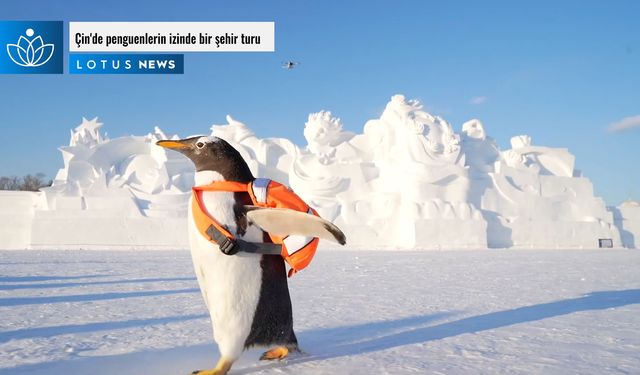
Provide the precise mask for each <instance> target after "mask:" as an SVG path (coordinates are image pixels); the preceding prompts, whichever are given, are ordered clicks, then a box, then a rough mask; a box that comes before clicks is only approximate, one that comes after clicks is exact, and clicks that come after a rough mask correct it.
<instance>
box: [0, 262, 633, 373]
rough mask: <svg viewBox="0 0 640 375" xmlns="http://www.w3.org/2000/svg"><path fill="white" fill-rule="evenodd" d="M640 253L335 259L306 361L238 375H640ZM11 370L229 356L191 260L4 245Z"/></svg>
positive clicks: (296, 294)
mask: <svg viewBox="0 0 640 375" xmlns="http://www.w3.org/2000/svg"><path fill="white" fill-rule="evenodd" d="M639 264H640V252H638V251H632V250H593V251H587V250H572V251H564V250H554V251H543V250H519V251H513V250H511V251H504V250H493V251H487V250H483V251H471V250H469V251H451V252H444V251H443V252H417V251H399V252H376V251H340V250H335V251H332V250H324V251H321V252H319V254H318V256H317V259H316V260H315V261H314V263H313V264H312V265H311V267H310V268H308V269H307V270H304V271H303V272H301V273H299V274H298V275H296V276H294V277H293V278H292V279H291V280H290V288H291V291H292V299H293V304H294V322H295V328H296V332H297V334H298V338H299V340H300V343H301V347H302V348H303V349H304V350H305V352H306V354H304V355H299V356H296V357H293V358H291V359H289V360H285V361H282V362H275V363H272V362H260V361H258V359H257V358H258V356H259V355H260V353H261V351H260V350H258V349H254V350H251V351H249V352H246V353H245V354H244V355H243V357H242V358H241V359H240V360H239V361H238V362H237V363H236V364H235V365H234V367H233V368H232V370H231V374H405V373H432V374H474V373H488V374H499V373H544V374H611V373H640V272H638V268H639V267H638V265H639ZM0 316H1V317H2V319H0V374H47V375H57V374H65V375H67V374H92V375H96V374H171V375H175V374H189V373H190V372H191V371H193V370H195V369H203V368H209V367H212V366H213V365H214V363H215V360H216V359H217V356H218V353H217V349H216V346H215V345H214V343H213V341H212V335H211V328H210V327H211V326H210V323H209V319H208V316H207V313H206V308H205V306H204V303H203V301H202V298H201V296H200V293H199V291H198V289H197V284H196V280H195V278H194V275H193V271H192V265H191V260H190V257H189V253H188V252H186V251H175V252H172V251H157V252H154V251H146V252H135V251H90V252H86V251H84V252H83V251H46V252H38V251H10V252H6V251H5V252H0Z"/></svg>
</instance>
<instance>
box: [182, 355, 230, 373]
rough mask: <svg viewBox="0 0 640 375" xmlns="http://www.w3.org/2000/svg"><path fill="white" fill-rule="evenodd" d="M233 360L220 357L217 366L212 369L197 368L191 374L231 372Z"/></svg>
mask: <svg viewBox="0 0 640 375" xmlns="http://www.w3.org/2000/svg"><path fill="white" fill-rule="evenodd" d="M232 364H233V361H230V360H228V359H225V358H220V360H219V361H218V363H217V364H216V367H215V368H212V369H211V370H196V371H194V372H192V373H191V375H225V374H226V373H227V372H229V369H230V368H231V365H232Z"/></svg>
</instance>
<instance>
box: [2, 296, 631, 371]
mask: <svg viewBox="0 0 640 375" xmlns="http://www.w3.org/2000/svg"><path fill="white" fill-rule="evenodd" d="M638 303H640V289H630V290H611V291H600V292H593V293H589V294H587V295H584V296H582V297H578V298H571V299H565V300H560V301H555V302H549V303H542V304H538V305H530V306H523V307H519V308H515V309H510V310H503V311H497V312H492V313H487V314H482V315H476V316H471V317H467V318H462V319H458V320H454V321H449V322H444V323H441V324H436V325H431V326H424V325H425V324H429V323H430V322H433V321H434V320H438V319H442V318H446V317H447V316H448V315H450V314H448V313H439V314H432V315H423V316H414V317H409V318H402V319H396V320H388V321H378V322H370V323H365V324H358V325H351V326H343V327H335V328H327V329H317V330H309V331H303V332H300V334H299V338H300V342H301V343H302V345H303V348H307V350H310V351H312V353H311V354H310V355H306V356H301V357H298V358H292V359H290V360H288V361H287V362H282V363H269V364H256V362H254V361H255V360H253V359H252V360H245V359H241V360H240V362H239V363H238V365H237V366H236V367H234V369H232V371H231V373H232V374H250V373H254V372H259V371H264V370H268V369H271V368H279V367H286V366H291V365H296V364H303V363H307V362H315V361H322V360H327V359H332V358H340V357H345V356H351V355H358V354H365V353H372V352H378V351H383V350H387V349H392V348H396V347H401V346H404V345H412V344H418V343H426V342H430V341H437V340H441V339H445V338H449V337H455V336H459V335H463V334H467V333H478V332H483V331H488V330H492V329H498V328H502V327H508V326H512V325H516V324H520V323H527V322H535V321H540V320H543V319H547V318H553V317H558V316H563V315H567V314H572V313H576V312H580V311H595V310H606V309H609V308H615V307H621V306H626V305H632V304H638ZM187 318H189V317H187ZM192 318H194V319H195V318H196V316H193V317H192ZM111 324H116V325H117V324H118V323H111ZM130 324H134V323H130ZM78 329H80V330H81V328H78ZM216 355H217V350H216V349H215V346H214V345H211V344H206V345H204V344H201V345H193V346H189V347H177V348H172V349H167V350H158V351H146V352H138V353H127V354H123V355H117V356H104V357H92V358H83V359H77V360H63V361H57V362H51V363H40V364H36V365H25V366H20V367H14V368H8V369H5V370H0V374H2V373H24V374H47V373H50V371H52V370H56V371H59V372H56V373H83V371H88V370H91V373H92V374H94V375H98V374H111V373H114V371H117V373H119V374H138V373H140V372H144V373H148V372H154V373H158V372H159V373H184V374H186V373H189V372H190V370H193V369H196V368H206V367H207V366H212V365H213V364H214V361H215V359H216V358H215V357H216ZM241 366H245V367H244V368H240V367H241Z"/></svg>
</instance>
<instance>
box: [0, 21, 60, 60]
mask: <svg viewBox="0 0 640 375" xmlns="http://www.w3.org/2000/svg"><path fill="white" fill-rule="evenodd" d="M25 34H26V35H27V37H29V38H31V37H33V34H34V31H33V29H27V31H25ZM55 49H56V47H55V46H54V45H53V44H44V42H43V41H42V37H41V36H40V35H38V36H36V37H33V39H28V38H25V37H24V36H22V35H20V39H18V43H16V44H7V53H8V54H9V57H10V58H11V60H12V61H13V62H14V63H16V64H18V65H20V66H24V67H35V66H41V65H44V64H46V63H47V62H48V61H49V60H51V56H53V51H55Z"/></svg>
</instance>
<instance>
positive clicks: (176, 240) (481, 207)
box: [0, 95, 640, 248]
mask: <svg viewBox="0 0 640 375" xmlns="http://www.w3.org/2000/svg"><path fill="white" fill-rule="evenodd" d="M101 126H102V124H101V123H99V122H98V120H97V118H95V119H93V120H87V119H83V121H82V124H80V125H79V126H78V127H77V128H75V130H74V131H72V133H71V139H70V142H69V146H65V147H61V148H60V151H61V152H62V156H63V162H64V167H63V168H62V169H60V170H59V171H58V173H57V175H56V177H55V180H54V182H53V185H52V186H51V187H49V188H45V189H43V191H42V192H41V193H28V192H20V193H4V192H0V203H2V204H1V205H0V207H2V209H0V221H2V222H3V223H5V225H4V226H3V228H2V230H0V232H1V233H3V235H2V236H0V248H2V247H5V248H6V247H31V248H48V247H58V248H74V247H75V248H78V247H80V248H84V247H91V248H101V247H108V248H113V247H119V246H120V247H126V248H132V247H133V248H135V247H145V248H161V247H169V248H185V247H186V245H187V234H186V220H185V218H186V214H187V202H188V199H189V195H190V189H191V186H192V185H193V175H194V171H193V166H192V164H191V163H190V162H189V161H188V159H186V158H185V157H183V156H182V155H180V154H179V153H175V152H170V151H167V150H165V149H163V148H161V147H158V146H155V142H156V141H158V140H160V139H167V138H168V137H167V135H166V134H164V133H163V132H162V130H160V129H158V128H155V129H154V131H153V133H151V134H148V135H147V136H142V137H141V136H128V137H120V138H116V139H108V138H107V137H106V136H104V135H103V134H102V133H101ZM211 134H212V135H214V136H218V137H221V138H223V139H225V140H227V141H228V142H230V143H231V144H232V145H233V146H234V147H236V149H238V151H239V152H240V153H241V154H242V156H243V157H244V158H245V160H247V163H248V164H249V166H250V168H251V169H252V171H253V173H254V174H255V175H256V176H260V177H268V178H272V179H274V180H278V181H280V182H282V183H285V184H289V185H290V186H291V187H292V188H293V189H294V190H295V191H296V192H297V193H298V194H299V195H300V196H302V197H303V198H304V199H305V200H307V201H308V202H309V203H310V204H311V205H312V206H314V207H315V208H316V209H317V210H318V211H319V212H320V214H321V215H322V216H324V217H325V218H327V219H330V220H333V221H334V222H336V223H337V224H338V225H339V226H340V227H341V228H342V229H343V230H344V231H345V233H346V234H347V237H348V239H349V244H350V245H352V246H356V247H367V248H380V247H401V248H483V247H520V248H523V247H524V248H550V247H551V248H552V247H585V248H593V247H597V246H598V239H600V238H610V239H612V240H613V242H614V246H621V245H624V246H627V247H637V246H638V240H637V238H639V237H640V205H638V204H637V202H636V203H633V202H629V203H625V204H623V205H621V206H620V207H618V208H612V209H610V210H611V211H612V212H613V213H612V212H611V211H608V210H607V208H606V207H605V205H604V202H603V201H602V199H600V198H598V197H595V196H594V193H593V187H592V185H591V182H590V181H589V180H588V179H586V178H585V177H582V176H581V174H580V173H579V172H578V171H575V170H574V156H573V155H571V154H570V153H569V152H568V151H567V150H566V149H558V148H549V147H541V146H535V145H533V144H532V141H531V137H529V136H526V135H520V136H516V137H513V138H512V140H511V149H509V150H505V151H501V150H500V149H499V147H498V146H497V144H496V142H495V141H494V140H493V139H492V138H491V137H489V136H487V133H486V130H485V127H484V125H483V124H482V123H481V122H480V121H479V120H476V119H473V120H470V121H467V122H466V123H464V124H463V125H462V130H461V132H460V134H456V133H455V132H454V131H453V129H452V127H451V125H450V124H449V123H447V122H446V121H445V120H444V119H442V118H440V117H438V116H433V115H431V114H429V113H427V112H426V111H424V110H423V108H422V106H421V105H420V103H418V102H417V101H415V100H407V99H405V97H403V96H402V95H396V96H394V97H392V98H391V100H390V102H389V103H388V104H387V106H386V108H385V110H384V112H383V113H382V114H381V116H380V118H378V119H373V120H370V121H368V122H367V123H366V124H365V126H364V130H363V132H362V133H360V134H354V133H351V132H347V131H344V130H343V128H342V122H341V121H340V119H338V118H336V117H334V116H333V115H332V114H331V112H327V111H321V112H317V113H312V114H310V115H309V118H308V120H307V122H306V124H305V127H304V136H305V139H306V140H307V146H306V147H305V148H299V147H297V146H296V145H294V144H293V143H292V142H291V141H289V140H287V139H283V138H267V139H260V138H258V137H256V135H255V134H254V133H253V132H252V131H251V130H250V129H249V127H247V126H246V125H245V124H243V123H242V122H239V121H237V120H234V119H233V118H231V117H230V116H227V124H224V125H213V126H212V127H211ZM174 137H176V136H174ZM618 228H619V229H618ZM621 233H622V239H621V235H620V234H621Z"/></svg>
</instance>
